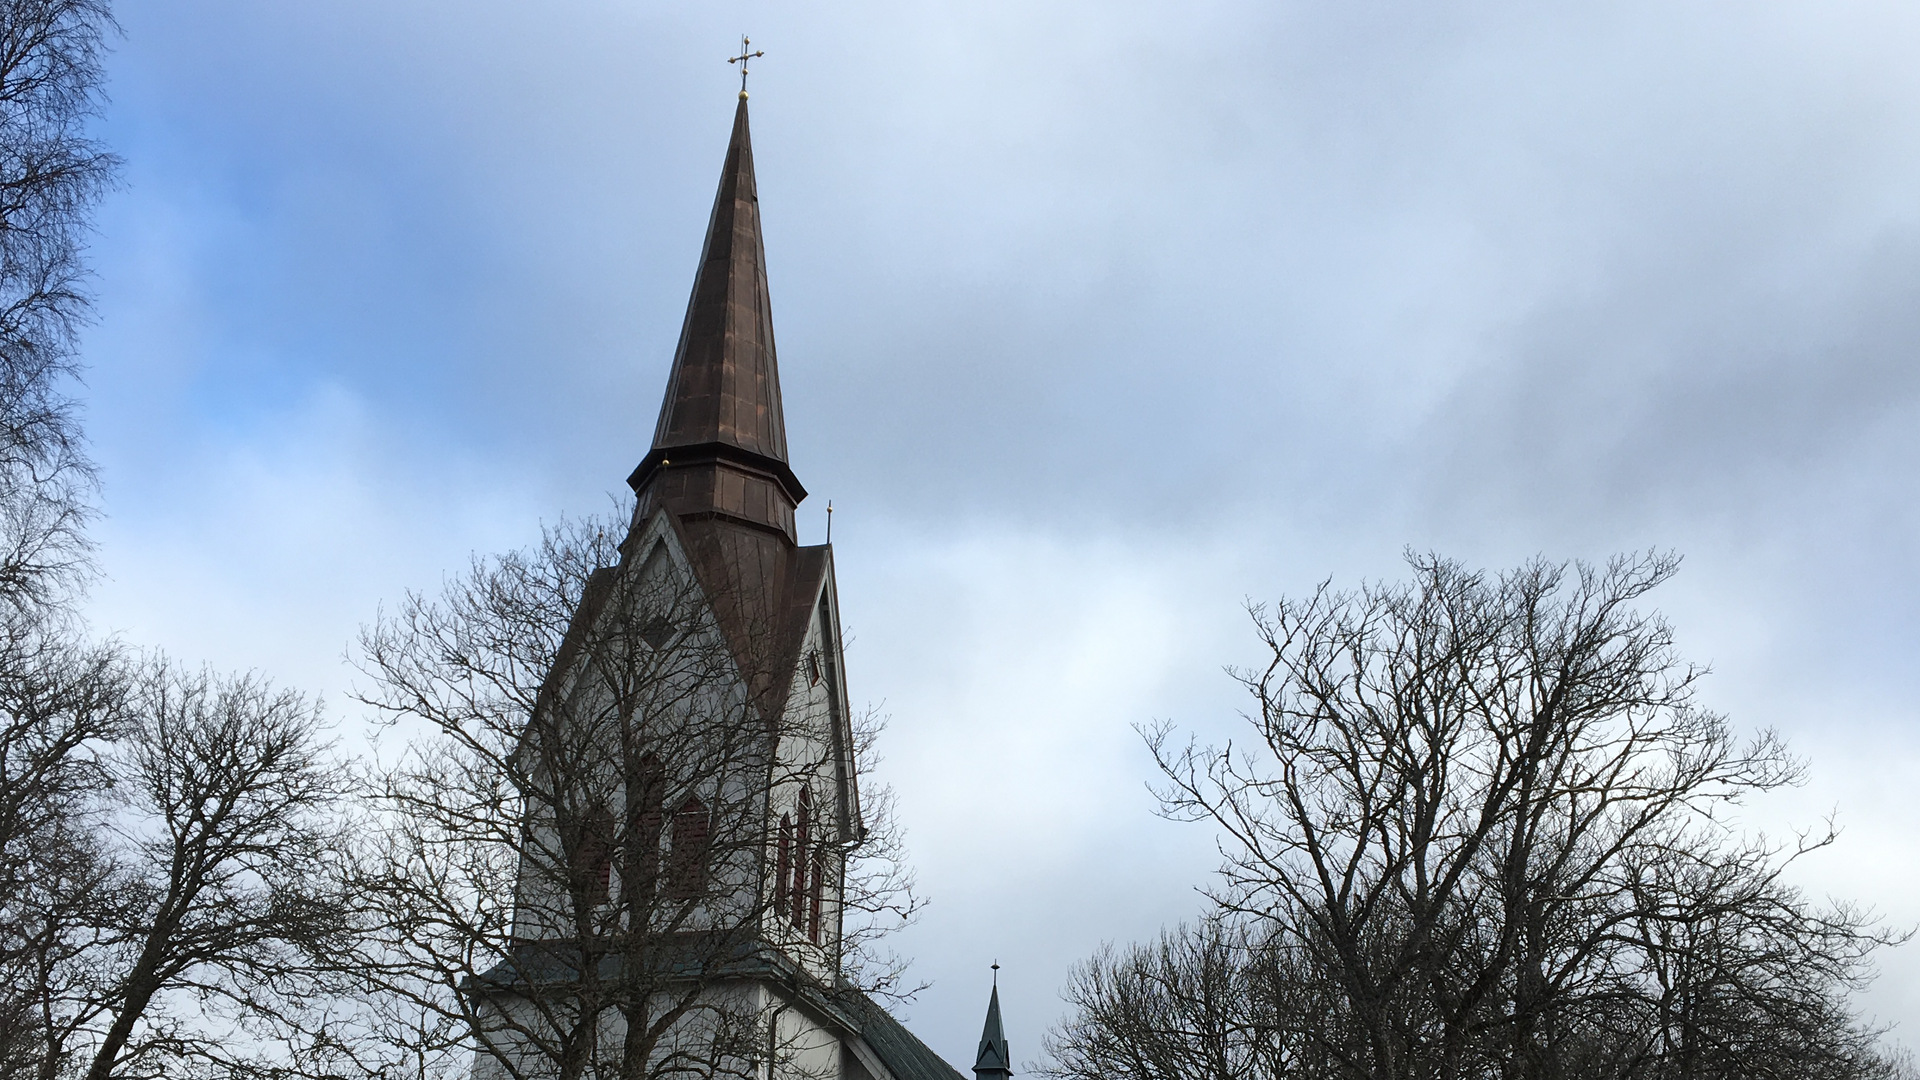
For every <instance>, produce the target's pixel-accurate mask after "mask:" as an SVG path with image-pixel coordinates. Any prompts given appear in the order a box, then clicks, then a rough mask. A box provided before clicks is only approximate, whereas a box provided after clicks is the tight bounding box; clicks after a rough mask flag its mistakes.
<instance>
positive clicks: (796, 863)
mask: <svg viewBox="0 0 1920 1080" xmlns="http://www.w3.org/2000/svg"><path fill="white" fill-rule="evenodd" d="M799 816H800V824H799V827H798V828H797V829H795V830H794V859H793V888H792V890H791V891H790V892H789V893H788V894H787V897H788V899H787V921H789V922H791V923H792V924H793V925H794V926H796V927H804V926H805V925H806V924H807V853H808V852H809V851H811V850H812V848H813V791H812V790H811V789H809V788H805V787H803V788H801V789H800V809H799Z"/></svg>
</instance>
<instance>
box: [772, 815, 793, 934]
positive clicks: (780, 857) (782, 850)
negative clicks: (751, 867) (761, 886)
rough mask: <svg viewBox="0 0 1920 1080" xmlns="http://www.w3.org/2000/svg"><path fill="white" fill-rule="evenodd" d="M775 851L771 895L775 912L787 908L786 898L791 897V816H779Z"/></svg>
mask: <svg viewBox="0 0 1920 1080" xmlns="http://www.w3.org/2000/svg"><path fill="white" fill-rule="evenodd" d="M776 851H777V854H776V856H775V860H774V872H773V879H774V886H773V895H774V898H775V900H774V903H775V910H782V909H784V908H785V907H786V906H787V897H789V896H791V895H793V818H792V816H791V815H788V814H781V815H780V840H779V843H778V844H777V845H776Z"/></svg>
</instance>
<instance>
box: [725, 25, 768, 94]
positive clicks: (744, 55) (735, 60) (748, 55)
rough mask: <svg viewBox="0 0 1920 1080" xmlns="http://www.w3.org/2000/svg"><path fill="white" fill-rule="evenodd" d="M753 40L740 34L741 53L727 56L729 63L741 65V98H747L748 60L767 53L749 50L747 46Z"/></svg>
mask: <svg viewBox="0 0 1920 1080" xmlns="http://www.w3.org/2000/svg"><path fill="white" fill-rule="evenodd" d="M752 44H753V40H752V39H751V38H749V37H747V35H745V34H741V35H740V55H739V56H729V57H727V63H729V64H739V65H740V100H741V101H745V100H747V61H749V60H752V59H754V58H756V57H761V56H765V55H767V54H766V53H765V52H759V51H756V52H748V51H747V47H748V46H750V45H752Z"/></svg>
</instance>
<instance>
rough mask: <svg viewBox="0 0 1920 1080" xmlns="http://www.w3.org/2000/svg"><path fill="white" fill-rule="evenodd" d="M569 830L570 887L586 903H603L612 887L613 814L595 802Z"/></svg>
mask: <svg viewBox="0 0 1920 1080" xmlns="http://www.w3.org/2000/svg"><path fill="white" fill-rule="evenodd" d="M569 831H571V832H572V833H573V836H571V837H569V838H568V839H569V840H571V841H572V842H571V844H570V845H569V847H570V848H571V850H570V851H569V852H568V857H567V870H568V874H567V876H568V878H569V885H570V886H571V887H572V888H573V889H574V890H575V891H576V892H578V893H579V894H580V895H581V897H582V898H583V899H585V900H586V902H587V903H589V904H604V903H606V902H607V894H608V891H609V889H610V888H611V886H612V884H613V814H612V812H611V811H609V810H608V809H607V808H606V807H605V806H603V805H600V804H597V803H596V804H594V805H592V806H589V807H587V808H586V809H585V810H583V811H581V813H580V816H579V817H578V818H577V819H576V820H575V821H574V823H573V828H572V829H571V830H569Z"/></svg>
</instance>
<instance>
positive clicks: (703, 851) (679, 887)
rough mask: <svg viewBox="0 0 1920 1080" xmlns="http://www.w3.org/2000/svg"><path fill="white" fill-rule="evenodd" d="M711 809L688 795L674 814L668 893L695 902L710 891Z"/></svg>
mask: <svg viewBox="0 0 1920 1080" xmlns="http://www.w3.org/2000/svg"><path fill="white" fill-rule="evenodd" d="M708 829H709V822H708V818H707V806H706V804H705V803H703V802H701V801H700V800H699V799H698V798H695V797H693V796H688V797H687V801H686V802H684V803H681V804H680V809H678V810H676V811H674V814H673V847H672V850H671V851H670V852H668V855H667V891H668V892H669V893H671V894H672V895H673V897H674V898H675V899H679V900H691V899H694V898H696V897H699V896H700V895H701V894H703V893H705V892H706V890H707V834H708Z"/></svg>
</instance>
